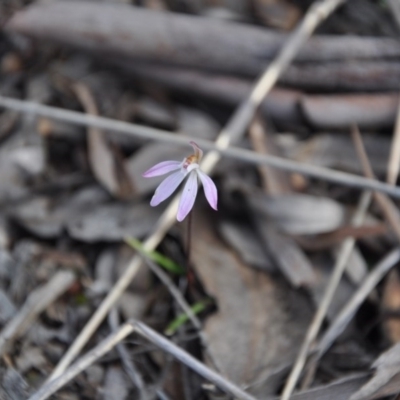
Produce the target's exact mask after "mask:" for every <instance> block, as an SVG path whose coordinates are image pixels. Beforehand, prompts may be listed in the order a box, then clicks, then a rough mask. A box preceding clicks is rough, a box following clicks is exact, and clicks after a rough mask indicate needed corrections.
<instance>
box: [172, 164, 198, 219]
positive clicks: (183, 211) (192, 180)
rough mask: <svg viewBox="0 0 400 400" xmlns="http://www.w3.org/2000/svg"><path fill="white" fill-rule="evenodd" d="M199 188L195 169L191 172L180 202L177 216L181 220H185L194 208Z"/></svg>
mask: <svg viewBox="0 0 400 400" xmlns="http://www.w3.org/2000/svg"><path fill="white" fill-rule="evenodd" d="M197 188H198V183H197V175H196V173H195V172H194V171H193V172H191V173H190V174H189V179H188V180H187V182H186V184H185V187H184V188H183V192H182V197H181V200H180V202H179V208H178V214H177V216H176V219H177V220H178V221H179V222H181V221H183V220H184V219H185V217H186V216H187V215H188V214H189V212H190V210H191V209H192V208H193V204H194V201H195V200H196V196H197Z"/></svg>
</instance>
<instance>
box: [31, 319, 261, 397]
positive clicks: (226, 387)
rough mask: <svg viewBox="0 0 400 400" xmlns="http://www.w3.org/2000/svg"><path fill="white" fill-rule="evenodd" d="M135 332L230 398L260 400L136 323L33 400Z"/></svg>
mask: <svg viewBox="0 0 400 400" xmlns="http://www.w3.org/2000/svg"><path fill="white" fill-rule="evenodd" d="M132 332H137V333H138V334H139V335H141V336H142V337H144V338H146V339H147V340H148V341H150V342H152V343H153V344H155V345H156V346H157V347H159V348H160V349H162V350H164V351H165V352H167V353H169V354H171V355H172V356H173V357H175V358H176V359H178V360H179V361H181V362H182V363H183V364H185V365H187V366H188V367H189V368H191V369H192V370H193V371H195V372H197V373H198V374H199V375H201V376H202V377H203V378H204V379H206V380H208V381H210V382H212V383H214V384H215V385H216V386H217V387H218V388H219V389H221V390H223V391H224V392H226V393H228V394H230V395H231V396H233V397H234V398H236V399H240V400H256V399H255V398H254V397H253V396H251V395H250V394H248V393H246V392H245V391H243V390H242V389H241V388H240V387H238V386H237V385H235V384H234V383H232V382H230V381H228V380H227V379H226V378H224V377H223V376H221V375H219V374H218V373H216V372H214V371H212V370H211V369H210V368H208V367H207V366H205V365H204V364H203V363H201V362H200V361H198V360H196V359H195V358H194V357H192V356H191V355H190V354H189V353H187V352H186V351H184V350H182V349H181V348H180V347H178V346H177V345H176V344H174V343H172V342H171V341H169V340H168V339H166V338H164V337H163V336H161V335H159V334H158V333H157V332H155V331H153V330H152V329H151V328H149V327H148V326H146V325H145V324H143V323H141V322H136V321H130V322H127V323H126V324H124V325H122V326H121V327H120V328H119V329H118V331H116V332H114V333H112V334H111V335H110V336H108V337H107V338H106V339H104V340H103V341H102V342H101V343H99V344H98V345H97V346H96V347H95V348H94V349H93V350H91V351H89V352H88V353H87V354H86V355H84V356H83V357H81V358H80V359H79V360H78V361H77V362H76V363H75V364H73V365H72V366H71V367H70V368H68V370H67V371H65V373H63V374H62V375H61V376H59V377H58V378H56V379H54V380H52V381H50V382H48V383H47V384H45V385H44V386H43V387H42V388H41V389H40V390H39V391H37V392H36V393H35V394H33V395H32V396H31V397H30V398H29V400H45V399H47V398H48V397H50V396H51V395H52V394H54V393H55V392H56V391H57V390H58V389H60V388H61V387H63V386H64V385H65V384H67V383H68V382H69V381H70V380H71V379H73V378H74V377H75V376H77V375H78V374H79V373H80V372H82V371H84V370H85V369H86V368H87V367H89V366H90V365H91V364H93V363H94V362H95V361H96V360H98V359H99V358H101V357H102V356H103V355H104V354H106V353H107V352H109V351H110V350H111V349H112V348H113V347H114V346H116V345H117V344H118V343H120V342H121V341H122V340H124V339H125V338H126V337H127V336H128V335H130V334H131V333H132Z"/></svg>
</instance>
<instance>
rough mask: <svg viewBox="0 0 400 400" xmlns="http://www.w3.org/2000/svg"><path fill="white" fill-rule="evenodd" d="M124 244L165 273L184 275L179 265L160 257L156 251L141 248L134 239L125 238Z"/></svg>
mask: <svg viewBox="0 0 400 400" xmlns="http://www.w3.org/2000/svg"><path fill="white" fill-rule="evenodd" d="M125 242H126V243H127V244H128V245H129V246H131V247H132V248H133V249H135V250H136V251H138V252H139V253H142V254H144V255H145V256H146V257H148V258H149V259H150V260H152V261H154V262H156V263H157V264H159V265H160V266H161V267H163V268H164V269H166V270H167V271H169V272H172V273H174V274H177V275H183V274H184V273H185V270H184V269H183V268H182V267H181V266H180V265H179V264H177V263H176V262H174V261H172V260H171V259H170V258H168V257H166V256H164V255H162V254H161V253H159V252H158V251H155V250H153V251H147V250H145V249H144V248H143V244H142V242H141V241H140V240H137V239H136V238H133V237H128V238H125Z"/></svg>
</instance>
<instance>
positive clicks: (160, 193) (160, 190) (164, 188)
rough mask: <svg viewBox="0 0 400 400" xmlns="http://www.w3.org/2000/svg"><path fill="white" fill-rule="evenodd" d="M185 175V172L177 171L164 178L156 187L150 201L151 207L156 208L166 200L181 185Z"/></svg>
mask: <svg viewBox="0 0 400 400" xmlns="http://www.w3.org/2000/svg"><path fill="white" fill-rule="evenodd" d="M186 175H187V173H186V171H183V170H179V171H177V172H175V173H173V174H172V175H170V176H168V177H166V178H165V179H164V180H163V181H162V182H161V183H160V184H159V185H158V187H157V189H156V191H155V192H154V196H153V198H152V199H151V201H150V205H151V206H152V207H155V206H158V205H159V204H160V203H161V202H162V201H164V200H165V199H167V198H168V197H169V196H171V194H172V193H173V192H175V190H176V188H177V187H178V186H179V185H180V184H181V182H182V181H183V180H184V179H185V176H186Z"/></svg>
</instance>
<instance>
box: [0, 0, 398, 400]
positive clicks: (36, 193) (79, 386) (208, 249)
mask: <svg viewBox="0 0 400 400" xmlns="http://www.w3.org/2000/svg"><path fill="white" fill-rule="evenodd" d="M312 3H313V2H312V1H308V0H307V1H296V0H225V1H224V0H191V1H185V0H180V1H179V0H176V1H175V0H143V1H133V0H132V1H128V0H126V1H124V0H104V1H89V0H82V1H77V0H75V1H68V0H63V1H51V0H47V1H24V0H0V24H1V25H0V26H1V31H0V106H1V104H3V103H2V102H1V99H4V98H13V99H18V100H21V101H23V102H24V104H25V106H26V107H25V108H27V109H28V108H29V107H30V104H31V102H33V103H40V104H42V105H46V106H51V107H54V108H55V109H53V114H55V112H56V109H62V110H70V111H75V112H79V113H84V114H89V115H95V116H101V117H107V118H110V119H114V120H119V121H124V122H127V123H132V124H138V125H141V126H146V127H151V128H156V129H158V130H160V133H165V132H168V133H170V134H173V135H176V136H179V137H182V138H185V136H187V138H188V139H187V142H188V145H186V146H185V145H182V146H178V145H176V144H170V143H168V142H167V141H163V142H157V141H153V140H149V139H147V138H143V137H137V136H135V135H127V134H124V133H121V132H116V131H112V130H109V129H104V128H101V127H87V126H83V125H81V124H79V123H76V121H75V122H73V121H72V123H70V122H66V121H64V120H62V119H60V118H58V117H57V116H54V115H53V117H51V116H49V115H47V116H43V115H40V113H38V114H37V113H36V114H35V113H32V112H22V113H21V112H17V111H16V110H14V109H13V108H10V107H0V205H1V206H0V328H1V329H2V330H1V331H0V355H1V356H2V357H1V358H0V398H4V399H12V400H14V399H15V400H20V399H26V398H29V395H30V394H33V393H34V392H35V391H36V390H38V389H39V388H40V387H41V385H42V384H44V382H45V380H46V379H47V378H48V377H49V375H50V374H51V373H52V371H54V368H55V367H56V365H57V364H58V362H59V361H60V360H61V358H62V356H63V355H64V354H65V352H66V351H67V349H68V348H69V347H70V346H71V344H72V343H73V341H74V340H75V338H76V337H77V335H78V334H79V332H81V330H82V328H83V327H84V326H85V324H86V323H87V322H88V321H89V319H90V317H91V316H92V315H93V313H94V312H95V310H96V309H97V308H98V307H99V305H100V304H101V302H102V300H103V299H104V298H105V296H106V295H107V293H109V291H110V290H111V289H112V287H113V286H114V284H115V282H116V281H117V279H118V278H119V277H121V276H123V275H122V274H123V273H124V271H125V269H126V267H127V265H128V263H129V261H130V260H131V259H132V257H133V256H134V255H135V254H136V253H137V251H138V249H140V248H141V244H140V243H141V241H143V240H145V239H146V237H148V236H149V235H150V234H151V233H152V232H154V230H155V229H156V227H157V221H158V219H159V217H160V216H161V215H162V213H163V211H164V210H165V208H166V205H167V204H168V203H169V201H166V202H165V203H163V204H162V205H160V206H158V207H156V208H153V207H150V205H149V201H150V199H151V196H152V194H153V193H154V190H155V188H156V187H157V185H158V184H159V183H160V182H161V180H162V179H158V178H154V179H144V178H143V177H142V173H143V172H144V171H146V170H147V169H148V168H150V167H151V166H153V165H154V164H156V163H158V162H161V161H165V160H179V161H181V160H183V159H184V157H186V156H188V155H190V154H191V148H190V146H189V141H190V140H193V139H198V140H210V141H215V140H216V138H217V136H218V134H219V132H220V131H221V129H222V128H223V127H224V126H225V124H226V123H227V121H228V120H229V118H230V117H231V116H232V115H233V113H234V111H235V109H236V107H238V106H239V105H240V104H241V102H242V101H244V100H245V99H246V98H247V96H248V95H249V93H250V91H251V89H252V87H253V85H254V83H255V81H256V79H257V78H258V77H259V76H260V74H261V73H262V72H263V71H264V70H265V69H266V68H267V67H268V65H269V64H270V63H271V61H272V60H273V59H274V58H275V57H276V56H277V55H278V52H279V51H280V50H281V49H282V47H283V46H284V45H285V43H287V39H288V37H289V35H290V34H291V33H292V32H293V31H294V29H295V27H296V26H298V24H300V22H301V21H302V19H303V18H304V16H305V13H306V12H307V10H308V9H309V7H310V5H311V4H312ZM399 34H400V2H398V1H397V0H379V1H378V0H377V1H372V0H352V1H348V2H344V5H343V6H340V7H339V8H338V9H337V10H336V11H334V12H333V13H332V15H330V16H329V17H328V18H327V19H326V20H325V21H324V22H322V23H321V24H320V26H318V28H317V30H316V32H314V34H313V35H312V37H311V38H310V39H309V40H308V41H307V43H306V44H305V45H304V46H302V47H301V48H300V49H299V51H298V55H297V56H296V58H295V59H294V61H293V62H292V63H291V64H290V65H289V67H288V68H287V69H286V70H285V71H283V73H282V74H281V76H280V78H279V81H278V84H277V85H275V87H274V88H273V89H272V91H271V92H270V93H269V94H268V96H267V97H266V98H265V99H264V101H263V102H262V104H261V106H260V108H259V110H258V112H257V113H256V115H255V116H254V118H253V120H252V122H251V124H250V125H249V126H248V129H247V131H246V133H245V135H244V136H242V137H241V138H240V139H239V140H238V141H237V142H236V143H234V145H235V146H237V147H241V148H244V149H247V150H251V151H253V152H254V153H258V154H259V155H265V156H278V157H283V158H286V159H289V160H294V161H297V162H301V163H305V164H310V165H315V166H320V167H325V168H328V169H332V170H341V171H344V172H347V173H351V174H357V175H360V176H364V175H366V176H368V177H370V178H373V177H374V176H375V177H376V178H378V179H380V180H382V181H387V182H388V183H390V184H392V185H396V183H397V180H398V170H399V160H398V157H397V156H396V154H397V152H396V151H397V150H396V149H397V147H398V145H399V143H400V122H397V124H396V119H399V117H398V116H397V115H398V114H399V112H398V108H399V89H400V40H399ZM71 118H72V120H74V118H75V117H71ZM399 121H400V119H399ZM357 129H358V130H359V132H360V133H358V134H357ZM351 131H353V134H351ZM357 138H358V140H357ZM363 150H365V154H366V156H364V157H363ZM368 164H370V167H371V169H372V173H373V174H371V171H369V172H368ZM211 175H212V177H213V180H214V182H215V183H216V185H217V188H218V194H219V202H218V209H219V210H218V212H215V211H213V210H211V209H210V208H209V207H208V205H207V203H206V201H205V198H204V194H203V190H202V189H201V190H200V191H199V196H198V199H197V202H196V205H195V207H194V211H193V216H192V233H191V239H190V236H189V237H188V234H187V232H188V228H189V227H188V222H187V221H184V222H183V223H177V224H175V225H174V226H173V227H172V228H171V229H169V230H168V232H167V234H166V235H165V237H164V238H163V240H162V241H161V243H160V245H159V246H158V248H157V251H158V252H159V254H158V256H159V255H161V256H162V259H161V260H160V259H159V258H157V256H156V259H155V258H154V254H153V256H152V258H153V261H154V260H155V261H157V262H156V266H155V267H154V263H153V264H152V265H150V268H149V264H148V263H149V262H147V264H146V263H143V265H142V266H141V267H140V270H139V271H138V273H137V274H136V276H135V278H134V279H133V280H132V282H130V283H129V287H128V289H127V290H126V291H125V292H124V293H123V294H122V295H121V296H120V298H119V300H118V302H117V304H116V306H115V307H114V308H113V310H112V311H111V312H110V313H109V316H108V318H106V319H105V321H104V322H103V323H102V324H101V326H100V327H99V328H98V329H97V330H96V332H95V334H94V335H93V336H92V337H91V339H90V341H89V345H88V346H87V347H86V348H85V350H88V349H89V348H92V347H93V346H95V345H97V344H99V343H100V342H101V340H103V339H104V338H105V337H106V336H107V335H108V334H110V332H113V331H114V330H115V329H117V328H118V326H119V325H120V324H121V323H123V322H124V321H127V320H129V319H131V318H134V319H138V320H141V321H143V322H144V323H146V324H147V325H149V326H150V327H152V328H153V329H155V330H156V331H158V332H160V333H163V334H165V333H166V334H167V336H168V337H169V339H170V340H172V341H173V342H174V343H176V344H178V345H179V346H180V347H182V348H183V349H185V350H186V351H187V352H189V353H190V354H192V355H193V356H194V357H195V358H197V359H199V360H201V361H202V362H203V363H204V364H205V365H207V366H208V367H209V368H211V369H217V370H218V371H219V372H220V373H221V374H222V375H223V376H224V377H225V378H227V379H229V380H231V381H232V382H235V383H236V384H237V385H240V386H242V387H243V388H245V389H246V390H247V391H248V392H249V393H251V394H252V395H254V396H255V397H256V398H259V399H266V398H271V399H273V398H278V396H279V394H280V393H281V391H282V388H283V387H284V385H285V381H286V379H287V377H288V375H289V373H290V370H291V368H292V366H293V364H294V363H295V360H296V357H297V356H298V353H299V350H300V347H301V343H302V341H303V340H304V337H305V335H306V332H307V330H308V329H309V327H310V324H311V323H312V320H313V315H314V314H315V312H316V310H317V309H318V307H320V306H321V299H322V298H323V297H324V293H325V291H326V288H327V287H332V282H331V280H330V276H331V274H332V271H333V270H334V269H335V268H337V264H338V259H340V258H341V257H342V258H343V257H344V258H343V260H344V264H345V265H344V266H343V268H344V269H345V270H344V274H343V277H342V279H341V280H340V282H339V284H338V287H337V290H336V291H335V295H334V296H333V298H332V299H330V301H328V304H327V305H326V307H325V314H324V315H325V316H324V318H323V323H322V326H321V329H320V330H319V331H320V334H319V335H317V338H316V341H314V349H317V351H319V352H320V353H318V356H316V357H314V358H312V357H311V358H309V359H308V361H307V363H306V366H305V368H303V370H302V374H301V376H300V384H299V385H298V387H297V390H299V391H300V392H301V393H300V394H297V395H295V396H294V397H293V398H296V399H304V400H305V399H322V398H324V399H325V398H326V399H333V398H335V399H347V398H349V397H350V396H351V395H353V396H355V397H353V399H372V398H374V399H375V398H388V399H395V398H397V397H396V393H398V392H400V380H399V379H400V375H399V374H400V363H399V362H398V361H397V360H398V359H399V358H398V355H399V354H397V353H398V352H399V351H400V350H397V347H395V345H396V343H398V341H399V340H400V320H399V316H400V314H399V312H400V276H399V271H398V265H397V263H398V260H399V258H400V257H399V256H398V254H397V253H396V252H394V253H393V251H398V250H393V249H396V248H397V246H398V245H399V240H400V225H399V222H400V215H399V207H398V206H399V203H398V201H397V200H396V199H390V198H389V197H387V196H386V195H380V197H379V195H378V196H376V195H375V196H374V197H372V198H371V197H368V198H366V196H367V195H366V194H365V193H366V192H364V194H362V192H361V191H360V189H359V188H356V187H352V185H351V184H350V185H347V186H342V185H339V184H335V183H332V182H331V181H326V180H323V179H315V178H310V177H307V176H304V175H300V174H299V173H297V172H287V171H285V170H278V169H274V168H271V167H268V166H266V165H255V164H254V163H252V164H250V163H246V162H244V161H241V160H238V159H233V158H226V157H222V159H221V161H220V162H219V163H218V164H217V166H216V167H215V168H214V170H213V172H212V174H211ZM362 196H364V197H362ZM361 198H364V200H365V201H366V202H367V203H366V204H367V205H366V204H365V203H363V204H364V205H363V204H361V205H360V204H359V202H360V199H361ZM164 204H165V205H164ZM355 213H359V214H360V213H361V217H360V218H359V219H358V220H357V221H358V222H357V221H356V223H355V222H354V215H355ZM129 238H135V239H136V241H133V242H132V241H129V240H127V239H129ZM189 240H190V246H189V244H188V241H189ZM346 240H347V243H349V240H350V241H351V240H353V241H354V243H352V244H350V247H349V249H350V251H348V254H347V256H346V253H345V251H344V250H343V243H344V241H346ZM384 257H386V258H384ZM387 257H389V259H387ZM390 257H392V258H390ZM382 259H384V260H386V261H385V262H386V264H385V265H384V266H383V267H382V265H381V264H379V261H380V260H382ZM150 264H151V261H150ZM171 265H172V267H171ZM379 267H382V268H383V269H382V268H381V269H380V270H379V271H380V272H379V273H377V272H374V271H376V269H375V268H379ZM154 268H158V270H161V271H164V274H167V277H169V281H170V283H171V284H173V285H176V286H177V287H178V288H179V289H180V291H181V296H182V297H183V298H184V299H185V301H186V302H187V304H188V305H189V306H191V307H192V311H193V313H194V314H195V316H196V318H197V320H196V321H197V322H194V323H193V321H188V318H187V317H185V316H184V314H182V310H181V309H180V307H179V306H178V304H177V301H176V298H175V297H174V295H173V294H171V287H170V286H168V285H166V284H165V282H166V281H165V280H163V279H162V278H160V275H159V274H158V273H156V272H155V269H154ZM339 268H340V267H339ZM374 273H375V275H374ZM365 279H370V281H369V282H372V283H370V286H369V287H366V286H365ZM356 294H358V295H359V296H361V297H360V298H361V301H360V302H359V303H358V304H353V305H351V302H350V299H352V298H353V297H354V296H355V295H356ZM38 299H41V300H42V301H39V300H38ZM349 304H350V305H349ZM34 305H37V307H36V308H35V307H34ZM346 306H348V308H346ZM340 313H342V314H343V313H345V315H346V316H347V317H348V318H347V320H346V323H345V324H344V325H340V320H339V319H338V318H339V317H338V316H340V315H342V314H340ZM346 313H347V314H346ZM327 332H329V335H330V336H329V335H328V334H327ZM324 335H325V336H324ZM327 335H328V339H326V337H327ZM204 337H206V338H207V343H205V342H204V340H203V339H204ZM323 338H325V339H323ZM321 339H323V340H321ZM398 339H399V340H398ZM324 340H325V341H324ZM321 343H322V344H321ZM326 343H328V344H326ZM391 346H394V347H391ZM386 351H389V353H385V352H386ZM391 351H394V353H393V352H391ZM396 351H397V352H396ZM210 354H211V356H210ZM388 354H389V355H388ZM314 355H315V353H314ZM379 356H381V358H379V360H380V361H379V362H378V363H377V364H374V365H375V367H376V368H377V372H376V373H377V376H378V377H380V378H382V377H383V378H382V379H381V380H379V382H378V383H377V382H376V381H374V380H372V381H369V383H368V384H367V386H365V387H363V385H364V384H366V383H367V382H368V380H369V379H370V377H371V372H372V371H373V370H371V365H372V364H373V363H374V361H375V360H376V359H378V357H379ZM393 359H394V360H396V361H395V362H394V363H393V361H391V360H393ZM216 366H217V368H216ZM375 367H374V368H375ZM368 385H369V386H368ZM361 388H363V389H361ZM357 396H358V397H357ZM385 396H386V397H385ZM388 396H389V397H388ZM54 398H57V399H66V400H67V399H68V400H74V399H106V400H108V399H112V400H123V399H136V398H138V399H139V398H140V399H147V398H148V399H150V398H152V399H174V400H179V399H185V400H189V399H214V398H230V397H229V396H228V397H227V396H225V395H224V394H223V392H222V391H220V390H219V389H218V387H216V386H213V385H209V384H207V382H206V381H204V380H203V378H201V377H200V376H199V375H197V374H196V373H194V372H192V371H191V370H190V369H188V368H187V366H185V365H184V364H181V363H180V362H178V361H175V360H174V358H173V357H171V356H170V355H168V354H166V353H165V352H164V351H162V350H161V349H160V348H158V347H157V346H155V345H153V344H149V342H148V341H146V340H145V339H143V338H140V337H139V336H130V337H129V338H128V339H126V340H124V341H123V342H121V344H120V346H119V347H118V349H114V350H112V351H110V352H108V353H107V354H106V355H105V356H104V357H102V358H100V359H98V360H96V362H95V363H94V364H93V365H91V366H90V367H88V368H87V369H86V370H85V371H84V372H82V373H81V374H79V375H78V376H77V377H76V378H75V379H74V380H73V381H71V382H70V383H68V384H67V385H66V386H64V387H63V388H62V389H61V390H60V391H59V392H58V393H57V394H56V395H55V397H54Z"/></svg>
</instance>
